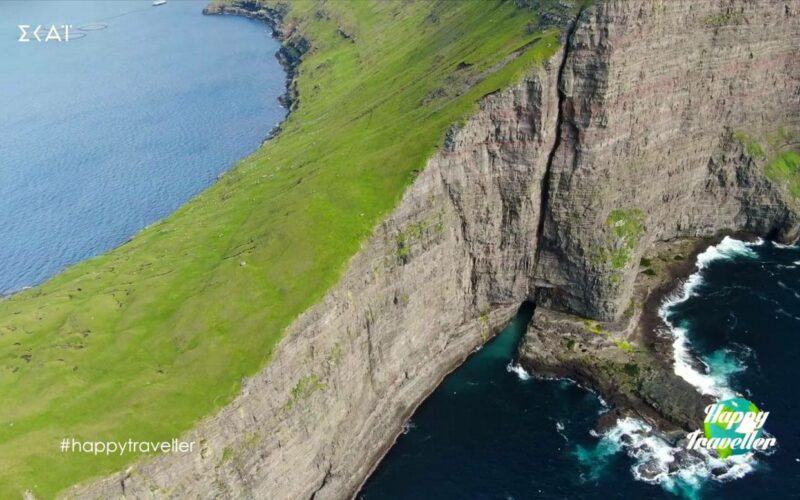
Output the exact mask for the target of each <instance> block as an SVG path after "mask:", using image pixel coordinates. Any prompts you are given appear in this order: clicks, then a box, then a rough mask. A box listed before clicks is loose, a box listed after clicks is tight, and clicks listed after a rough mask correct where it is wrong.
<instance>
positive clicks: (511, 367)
mask: <svg viewBox="0 0 800 500" xmlns="http://www.w3.org/2000/svg"><path fill="white" fill-rule="evenodd" d="M506 370H507V371H508V373H516V374H517V377H519V379H520V380H523V381H524V380H530V378H531V374H530V373H528V372H527V371H526V370H525V368H523V367H521V366H520V365H519V364H518V363H514V362H513V361H511V362H509V363H508V365H506Z"/></svg>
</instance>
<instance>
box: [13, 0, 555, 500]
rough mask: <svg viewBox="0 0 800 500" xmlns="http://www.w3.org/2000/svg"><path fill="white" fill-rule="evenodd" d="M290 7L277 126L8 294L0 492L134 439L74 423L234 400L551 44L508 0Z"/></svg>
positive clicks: (192, 418)
mask: <svg viewBox="0 0 800 500" xmlns="http://www.w3.org/2000/svg"><path fill="white" fill-rule="evenodd" d="M266 3H269V4H271V5H275V3H274V2H266ZM543 3H545V4H547V3H548V2H543ZM283 7H284V8H286V9H288V12H287V16H286V23H287V24H288V25H291V26H293V27H294V28H296V29H297V30H298V32H300V33H302V34H303V36H305V37H306V38H307V39H308V40H309V41H310V43H311V46H312V49H311V51H310V52H309V53H307V54H306V56H305V57H304V61H303V63H302V64H301V66H300V68H299V71H298V80H297V84H298V90H299V98H300V104H299V107H298V109H297V110H296V111H295V112H293V113H292V114H291V116H290V117H289V118H288V119H287V121H286V122H285V123H284V125H283V131H282V132H281V134H280V135H279V136H278V137H276V138H275V139H273V140H271V141H269V142H268V143H266V144H265V145H264V146H262V147H261V148H260V149H259V150H258V151H257V152H255V153H254V154H253V155H251V156H250V157H248V158H246V159H244V160H243V161H241V162H240V163H239V164H238V165H237V166H236V167H235V168H234V169H233V170H231V171H230V172H228V174H227V175H225V176H224V177H223V178H222V179H221V180H220V181H219V182H218V183H217V184H215V185H214V186H213V187H211V188H210V189H208V190H207V191H205V192H203V193H202V194H200V195H199V196H197V197H196V198H195V199H193V200H192V201H191V202H189V203H188V204H186V205H185V206H183V207H182V208H181V209H179V210H178V211H177V212H176V213H174V214H173V215H171V216H170V217H168V218H167V219H165V220H163V221H161V222H159V223H156V224H154V225H152V226H150V227H148V228H146V229H144V230H143V231H142V232H141V233H140V234H138V235H137V236H136V237H135V238H134V239H132V240H131V241H130V242H129V243H127V244H125V245H123V246H121V247H119V248H117V249H116V250H114V251H112V252H110V253H108V254H105V255H102V256H99V257H96V258H93V259H91V260H88V261H86V262H83V263H80V264H77V265H75V266H73V267H70V268H69V269H67V270H65V271H64V272H63V273H61V274H60V275H58V276H56V277H54V278H53V279H51V280H50V281H48V282H47V283H45V284H43V285H41V286H38V287H36V288H33V289H30V290H26V291H23V292H21V293H18V294H16V295H13V296H11V297H7V298H5V299H3V300H0V498H19V497H20V496H21V494H22V493H23V492H24V491H26V490H30V491H32V492H33V493H34V494H35V495H36V496H37V497H39V498H50V497H53V496H55V495H56V494H58V493H59V492H61V491H63V490H64V489H65V488H66V487H68V486H69V485H71V484H74V483H77V482H80V481H84V480H87V479H89V478H92V477H95V476H99V475H103V474H107V473H110V472H113V471H117V470H120V469H122V468H124V466H125V465H126V464H127V463H130V462H131V461H133V460H136V459H137V458H141V457H139V456H135V455H124V456H119V455H117V456H108V457H106V456H92V455H88V454H79V453H60V452H59V449H58V445H59V442H60V440H61V439H62V438H64V437H74V438H76V439H79V440H117V441H125V440H127V439H134V440H141V441H144V440H167V439H172V438H177V437H180V436H181V435H182V434H183V433H184V432H185V431H187V430H188V429H190V428H191V427H192V426H193V425H195V424H196V423H197V422H198V421H199V420H200V419H202V418H203V417H205V416H207V415H209V414H212V413H213V412H215V411H216V410H218V409H219V408H221V407H222V406H224V405H225V404H227V403H229V402H230V401H231V400H232V399H233V398H234V397H235V396H236V394H237V392H238V391H239V389H240V385H241V382H242V379H243V377H247V376H249V375H253V374H254V373H255V372H257V371H258V370H259V369H260V368H261V367H263V366H264V365H265V364H266V363H268V362H269V361H270V357H271V355H272V353H273V352H274V350H275V348H276V346H277V344H278V342H279V341H280V339H281V336H282V334H283V332H284V331H285V330H286V328H287V326H288V325H289V324H290V323H291V322H292V321H293V319H294V318H296V317H297V316H298V315H299V314H300V313H301V312H302V311H303V310H305V309H307V308H308V307H309V306H311V305H312V304H314V303H315V302H317V301H318V300H319V299H320V298H321V297H322V296H323V295H324V294H325V292H326V291H327V290H328V289H329V288H330V287H331V286H332V285H333V284H334V283H335V282H336V281H337V279H338V278H339V276H340V274H341V273H342V271H343V270H344V267H345V265H346V263H347V261H348V259H349V258H350V257H351V256H353V255H354V254H355V253H356V252H357V251H358V250H359V247H360V245H361V244H362V243H363V242H364V240H365V239H366V238H367V237H369V235H370V234H371V232H372V229H373V227H374V226H375V225H376V224H377V223H378V222H379V221H380V220H381V219H382V218H383V217H385V216H386V215H387V214H388V213H389V212H390V211H391V210H392V208H393V207H394V206H395V204H396V203H397V202H398V200H399V199H400V197H401V195H402V193H403V191H404V189H405V188H406V187H407V186H408V185H409V184H410V183H411V182H413V179H414V172H415V171H418V170H419V169H422V168H424V165H425V162H426V159H427V158H428V157H430V156H431V155H432V154H434V153H435V151H436V150H437V148H439V147H441V145H442V143H443V139H444V137H445V132H446V130H447V128H448V127H449V126H450V125H451V124H453V123H459V122H462V121H463V120H464V119H465V118H466V117H467V116H469V115H470V114H471V113H473V112H474V110H475V109H476V103H477V102H478V101H479V100H480V99H481V98H482V96H484V95H485V94H487V93H490V92H493V91H495V90H498V89H500V88H503V87H505V86H508V85H509V84H511V83H513V82H515V81H518V80H520V79H521V78H522V77H523V75H524V74H525V73H526V72H527V71H529V70H530V69H531V68H532V67H534V66H536V65H540V64H542V62H543V61H544V60H546V59H548V58H550V57H551V56H552V55H553V54H554V53H555V52H556V51H557V50H558V44H559V42H558V30H557V29H540V28H538V27H537V13H536V12H534V11H532V10H531V9H530V8H527V7H522V8H521V7H519V6H517V5H516V4H515V2H513V1H501V0H458V1H417V2H414V1H399V0H398V1H366V0H359V1H328V2H326V1H321V0H320V1H313V0H307V1H304V0H297V1H294V0H293V1H291V2H286V4H285V5H284V6H283ZM342 31H343V32H345V33H346V34H348V35H349V36H347V37H345V36H343V35H342V33H341V32H342ZM460 63H466V64H460ZM264 132H265V134H266V132H267V131H266V130H265V131H264ZM288 397H289V394H287V398H288Z"/></svg>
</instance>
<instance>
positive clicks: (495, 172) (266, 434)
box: [67, 0, 800, 499]
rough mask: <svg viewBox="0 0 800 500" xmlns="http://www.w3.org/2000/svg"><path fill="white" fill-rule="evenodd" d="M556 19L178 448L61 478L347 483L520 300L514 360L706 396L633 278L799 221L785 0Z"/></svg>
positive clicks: (698, 403)
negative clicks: (96, 475) (706, 246)
mask: <svg viewBox="0 0 800 500" xmlns="http://www.w3.org/2000/svg"><path fill="white" fill-rule="evenodd" d="M521 3H523V4H525V3H526V2H521ZM528 3H535V2H528ZM240 8H242V9H245V10H247V9H253V8H256V6H255V4H251V3H242V4H241V5H240ZM521 8H526V7H525V6H523V7H521ZM237 13H240V14H242V13H245V12H243V11H240V12H237ZM251 14H252V15H256V16H259V14H258V13H256V12H251ZM265 15H267V14H262V15H261V17H263V16H265ZM562 33H563V35H562V48H561V49H559V50H558V51H557V53H556V54H555V56H554V57H552V58H551V59H550V60H548V61H547V62H546V63H544V64H543V65H541V66H539V67H536V68H534V69H531V70H530V71H529V72H528V74H527V75H526V76H525V77H524V79H522V81H519V82H518V83H516V84H514V85H512V86H510V87H508V88H504V89H501V90H499V91H497V92H494V93H491V94H489V95H486V96H485V97H484V98H483V99H482V100H481V102H480V104H479V110H478V112H477V113H476V114H474V115H473V116H472V117H471V118H469V119H468V120H466V121H465V122H464V123H462V124H459V125H457V126H456V125H454V126H453V127H452V128H451V129H450V131H449V132H448V135H447V138H446V140H445V146H444V148H442V149H441V150H439V151H438V152H437V153H436V154H435V155H434V156H433V157H431V158H430V159H429V161H428V162H427V165H426V166H425V168H424V169H423V170H421V171H420V172H419V173H418V175H417V177H416V179H415V180H414V182H413V184H412V185H411V187H410V188H409V189H408V190H407V191H406V193H405V195H404V196H403V198H402V201H401V202H400V204H399V205H398V206H397V207H396V209H395V210H394V211H393V212H392V214H391V215H390V216H389V217H388V218H386V219H385V220H384V221H383V223H381V224H380V226H378V227H377V228H375V230H374V232H373V234H372V236H371V237H370V238H369V239H368V241H366V242H365V243H364V244H363V246H362V248H361V250H360V251H359V252H358V254H357V255H356V256H355V257H353V258H352V259H351V260H350V262H349V264H348V266H347V270H346V272H345V274H344V276H343V277H342V279H341V280H340V281H339V283H338V284H337V285H336V286H335V287H334V288H333V289H332V290H331V291H330V292H329V293H327V294H326V295H325V297H324V298H323V299H322V300H321V301H320V302H319V303H317V304H316V305H315V306H313V307H312V308H311V309H309V310H308V311H306V312H305V313H304V314H302V315H301V316H300V317H299V318H298V319H297V320H296V321H295V322H294V323H293V324H292V326H291V327H290V329H289V330H288V331H287V332H286V334H285V336H284V338H283V340H282V341H281V343H280V345H279V347H278V348H277V351H276V352H275V354H274V355H273V358H272V360H271V361H270V362H269V364H268V365H267V366H266V367H265V368H264V369H263V370H262V371H261V372H259V373H258V374H257V375H256V376H254V377H252V378H250V379H248V380H246V381H245V383H244V386H243V389H242V392H241V394H240V395H239V396H238V397H237V398H236V399H235V400H234V401H233V403H232V404H230V405H229V406H227V407H226V408H225V409H223V410H222V411H221V412H219V413H218V414H216V415H213V416H211V417H209V418H208V419H206V420H204V421H203V422H202V423H201V424H200V425H199V426H198V427H197V428H196V429H194V430H192V431H191V432H190V433H189V435H188V436H186V437H185V438H186V439H187V440H190V441H196V442H197V443H198V444H199V446H198V447H197V448H196V449H195V452H194V453H193V454H190V455H181V456H177V455H162V456H156V457H153V458H148V459H145V460H143V461H141V462H139V463H137V464H135V465H133V466H131V467H130V468H128V469H127V470H125V471H121V472H119V473H117V474H115V475H113V476H110V477H107V478H105V479H103V480H100V481H96V482H93V483H90V484H86V485H82V486H78V487H75V488H73V489H72V490H69V491H68V492H67V496H71V497H78V498H83V497H93V498H110V497H118V496H125V497H132V498H133V497H137V498H138V497H146V496H151V495H155V496H157V497H182V498H183V497H199V496H204V495H205V494H207V493H208V492H213V494H215V495H218V496H221V497H231V498H273V499H283V498H287V499H289V498H292V499H294V498H315V499H323V498H346V497H350V496H353V495H354V494H356V493H357V491H358V489H359V487H360V486H361V485H362V484H363V482H364V481H365V480H366V479H367V478H368V476H369V474H370V472H371V471H372V470H373V469H374V467H375V466H376V465H377V463H378V462H379V461H380V459H381V457H383V455H384V454H385V453H386V451H387V450H388V449H389V447H391V445H392V443H393V442H394V440H395V439H396V437H397V435H398V434H399V433H400V431H401V429H402V426H403V423H404V422H405V421H406V420H407V419H408V418H409V416H410V415H411V414H412V413H413V411H414V409H415V408H416V407H417V406H418V405H419V404H420V403H421V402H422V401H423V400H424V399H425V397H426V396H427V395H428V394H430V392H431V391H432V390H433V389H435V387H436V386H437V385H438V383H439V382H440V381H441V380H442V379H443V377H444V376H446V375H447V374H448V373H449V372H450V371H452V370H453V369H454V368H456V367H457V366H459V364H461V363H462V362H463V361H464V359H466V357H468V356H469V355H470V353H472V352H473V351H475V349H477V348H479V347H480V346H481V345H483V344H484V343H485V342H486V341H487V340H488V339H489V338H490V337H492V336H493V335H494V334H495V333H496V332H498V331H499V330H501V329H502V328H503V327H504V326H505V325H506V324H507V323H508V322H509V321H510V320H511V318H512V317H513V316H514V314H515V313H516V311H517V309H518V308H519V306H520V304H521V303H523V302H525V301H532V302H534V303H535V305H536V310H535V313H534V317H533V320H532V323H531V325H530V327H529V329H528V331H527V334H526V338H525V339H524V340H523V345H522V347H521V352H520V362H521V364H522V365H523V366H525V367H527V368H531V369H532V371H534V372H538V373H542V374H552V375H558V376H569V377H573V378H577V379H579V380H581V381H583V382H586V383H588V384H591V385H592V386H594V387H595V388H597V389H598V391H599V392H601V394H603V396H604V397H605V398H606V399H607V400H608V401H609V402H611V403H612V404H613V405H615V406H616V407H617V410H618V411H620V412H634V413H636V414H637V415H639V416H641V417H642V418H645V419H646V420H649V421H651V422H654V423H656V424H658V425H659V426H660V427H662V428H663V429H664V430H665V431H669V430H674V429H677V428H691V427H692V425H694V423H695V422H696V421H697V420H696V418H697V415H698V411H701V410H702V407H703V402H704V400H703V398H702V397H701V396H700V395H699V394H698V393H697V392H696V391H695V390H694V388H693V387H692V386H690V385H689V384H688V383H687V382H686V381H684V380H683V379H681V378H680V377H678V376H677V375H675V374H674V373H673V371H672V368H671V364H670V363H669V362H668V360H665V359H664V358H665V356H667V357H668V356H669V355H670V353H669V352H666V351H665V350H664V346H663V345H657V344H658V342H657V341H654V340H653V337H652V333H653V332H652V329H653V328H656V327H657V325H656V324H655V323H654V321H655V320H652V317H653V316H654V314H655V313H654V311H653V310H652V308H653V306H654V304H653V303H651V302H652V301H651V302H648V300H647V299H648V297H650V296H651V293H655V292H663V288H664V287H665V286H667V287H668V286H672V285H674V283H673V282H671V281H670V278H671V277H672V276H673V275H672V274H671V273H674V272H676V271H673V270H672V267H671V266H674V265H677V264H674V263H671V264H663V265H661V266H659V265H657V264H655V263H654V261H658V259H657V255H659V254H660V253H664V254H668V255H671V256H672V255H677V254H681V255H682V256H683V257H686V256H687V255H689V254H690V252H691V251H692V248H693V247H694V246H695V244H696V242H697V241H705V239H707V238H714V237H718V236H720V235H722V234H726V233H733V232H740V231H741V232H747V233H750V234H753V235H759V236H763V237H769V238H774V239H777V240H780V241H792V240H794V239H796V237H797V234H798V231H799V230H800V211H799V210H798V201H797V199H796V198H794V195H793V194H792V191H791V187H792V185H793V183H794V182H796V181H795V180H794V179H786V178H780V177H777V176H775V175H770V173H771V172H772V171H773V170H771V169H770V165H771V163H772V162H773V161H774V160H775V159H777V158H780V157H781V155H783V154H785V153H786V152H788V151H796V150H797V149H798V148H800V53H799V52H798V51H797V47H800V2H798V1H797V0H788V1H772V0H755V1H747V0H605V1H598V2H594V3H592V4H591V5H589V6H586V7H585V8H583V9H581V10H580V13H579V14H578V15H577V16H576V17H575V18H574V19H572V20H570V21H569V23H568V25H565V26H563V29H562ZM535 43H550V42H548V41H547V40H546V39H541V40H539V41H538V42H535ZM302 99H303V96H302V93H301V94H300V95H299V106H302ZM295 104H296V102H295ZM676 262H677V261H676ZM648 271H649V272H648ZM655 305H656V306H657V304H655Z"/></svg>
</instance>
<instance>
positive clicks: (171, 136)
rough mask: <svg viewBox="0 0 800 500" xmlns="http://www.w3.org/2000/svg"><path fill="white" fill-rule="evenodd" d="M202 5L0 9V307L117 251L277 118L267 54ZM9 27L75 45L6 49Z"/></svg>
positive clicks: (264, 35)
mask: <svg viewBox="0 0 800 500" xmlns="http://www.w3.org/2000/svg"><path fill="white" fill-rule="evenodd" d="M205 5H207V1H205V0H200V1H186V0H183V1H176V0H170V1H169V2H168V3H167V4H166V5H164V6H160V7H153V6H152V5H151V1H150V0H137V1H20V2H14V1H7V0H6V1H0V295H2V294H3V293H9V292H11V291H14V290H18V289H20V288H23V287H26V286H30V285H34V284H37V283H39V282H41V281H43V280H46V279H47V278H49V277H51V276H53V275H54V274H55V273H57V272H58V271H60V270H61V269H63V268H64V267H65V266H68V265H69V264H72V263H74V262H77V261H80V260H83V259H86V258H88V257H91V256H94V255H97V254H99V253H102V252H104V251H106V250H108V249H110V248H113V247H115V246H117V245H119V244H120V243H123V242H124V241H125V240H126V239H127V238H129V237H131V236H132V235H134V234H135V233H136V232H138V231H139V230H141V229H142V228H143V227H145V226H147V225H148V224H150V223H152V222H154V221H156V220H158V219H160V218H163V217H164V216H166V215H168V214H169V213H171V212H172V211H174V210H175V209H176V208H177V207H179V206H180V205H182V204H183V203H185V202H186V201H187V200H189V199H190V198H191V197H192V196H194V195H195V194H197V193H199V192H200V191H202V190H203V189H204V188H206V187H207V186H209V184H211V183H212V182H214V180H215V179H216V178H217V176H218V174H220V173H221V172H223V171H224V170H226V169H228V168H229V167H231V166H232V165H233V164H234V163H236V162H237V161H238V160H240V159H241V158H243V157H244V156H246V155H247V154H249V153H251V152H253V151H254V150H255V149H256V148H258V146H259V145H260V143H261V141H262V140H263V139H264V138H265V137H266V136H267V134H268V133H269V131H270V130H271V129H272V127H273V126H275V125H276V124H277V123H279V122H280V121H281V120H282V119H283V117H284V116H285V110H284V109H282V108H281V107H280V105H279V104H278V102H277V97H278V96H279V95H280V94H282V93H283V90H284V79H285V73H284V72H283V70H282V68H281V67H280V66H279V64H278V63H277V61H276V60H275V57H274V53H275V51H276V50H277V49H278V47H279V45H278V42H277V41H275V40H274V39H272V38H271V37H270V34H269V32H268V30H267V27H266V26H265V25H264V24H262V23H259V22H256V21H251V20H248V19H244V18H237V17H230V16H225V17H221V16H203V15H202V14H201V11H202V9H203V7H204V6H205ZM18 24H29V25H34V26H35V25H38V24H44V25H50V24H71V25H73V30H72V37H73V39H72V40H71V41H69V42H66V43H57V42H48V43H18V42H17V38H18V36H19V29H18V27H17V25H18ZM81 27H83V28H84V29H83V30H81V29H79V28H81Z"/></svg>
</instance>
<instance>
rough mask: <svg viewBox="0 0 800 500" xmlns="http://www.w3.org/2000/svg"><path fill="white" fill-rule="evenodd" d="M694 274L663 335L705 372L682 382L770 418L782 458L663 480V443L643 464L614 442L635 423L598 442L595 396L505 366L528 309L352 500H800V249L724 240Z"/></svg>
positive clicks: (442, 395) (435, 402)
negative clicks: (734, 397) (738, 400)
mask: <svg viewBox="0 0 800 500" xmlns="http://www.w3.org/2000/svg"><path fill="white" fill-rule="evenodd" d="M699 265H700V267H701V268H702V269H701V270H699V271H698V272H697V273H696V274H695V275H693V276H692V278H691V279H689V280H687V282H686V283H685V284H683V285H679V286H677V289H676V293H675V296H674V297H673V298H672V299H671V300H670V301H669V302H667V303H666V305H665V307H664V309H663V314H664V315H665V316H666V319H667V320H668V321H669V323H670V324H671V326H672V327H673V328H672V331H669V332H664V333H665V334H666V335H670V336H671V338H675V340H676V342H677V343H679V344H681V346H682V347H683V350H684V351H685V352H684V354H685V355H688V356H695V357H698V358H699V359H701V360H702V361H703V362H704V363H705V365H706V367H707V370H702V371H700V370H699V369H697V370H695V371H696V372H695V373H690V374H688V375H687V377H688V378H689V379H691V380H692V382H693V383H697V386H698V387H699V388H703V389H707V390H712V391H718V392H719V393H720V394H728V393H739V394H742V395H743V396H745V397H746V398H748V399H750V400H752V401H753V402H755V403H756V404H757V405H758V406H759V407H760V408H761V409H762V410H766V411H770V412H771V413H770V416H769V419H768V421H767V424H766V429H767V431H768V432H769V433H771V434H772V435H773V436H775V437H776V438H777V439H778V446H779V447H778V449H777V451H775V452H774V453H772V454H771V455H769V456H765V455H758V456H756V457H754V458H753V459H750V460H746V461H743V462H742V463H739V464H738V465H736V466H735V467H734V468H732V469H731V470H730V472H729V473H728V474H727V475H726V476H725V477H722V478H721V480H715V479H714V474H712V473H711V469H712V468H714V464H713V463H711V464H702V465H701V466H698V467H695V468H693V469H685V470H677V471H672V472H671V473H669V474H668V473H667V472H666V471H668V470H669V468H668V465H669V464H668V462H669V460H670V458H669V457H670V453H673V452H674V451H675V448H671V447H670V445H669V444H667V443H666V442H664V441H662V440H660V439H658V437H657V436H656V437H648V438H646V439H642V440H640V441H641V442H640V443H638V444H639V445H643V444H646V445H647V446H646V447H643V448H641V449H640V450H639V452H637V453H634V452H633V450H632V449H631V448H630V447H626V446H624V445H623V443H622V442H621V440H620V436H621V435H622V434H623V433H627V432H629V431H631V429H634V430H635V429H636V428H637V427H639V426H640V423H636V422H623V423H620V424H619V425H617V426H616V427H614V428H613V429H612V430H611V431H609V432H608V433H607V434H606V435H597V434H596V433H593V432H592V428H593V427H594V426H595V423H596V420H597V417H598V414H599V413H601V412H603V411H604V406H603V403H602V402H601V400H600V399H599V398H598V397H596V396H595V395H594V394H593V393H591V392H589V391H587V390H585V389H583V388H581V387H578V386H576V385H575V384H573V383H571V382H569V381H556V380H538V379H536V378H533V377H528V376H527V374H525V373H524V372H523V371H522V370H520V369H519V368H517V367H516V366H515V365H513V364H511V363H512V361H513V359H514V356H515V353H516V348H517V344H518V342H519V339H520V338H521V335H522V334H523V330H524V325H525V324H526V323H527V321H528V318H529V317H530V314H531V311H532V308H531V307H530V306H525V307H523V309H522V310H521V312H520V314H519V315H518V317H517V318H516V319H515V320H514V322H513V323H512V324H511V325H509V327H508V328H506V330H504V331H503V332H502V333H501V334H500V335H499V336H498V337H497V338H495V339H494V340H492V341H491V342H490V343H489V344H488V345H486V346H485V347H484V348H483V349H482V350H480V351H478V352H477V353H476V354H474V355H473V356H472V357H470V358H469V359H468V361H467V362H466V363H465V364H464V365H463V366H461V367H460V368H459V369H458V370H456V371H455V372H453V373H452V374H451V375H450V376H448V377H447V378H446V379H445V380H444V382H443V383H442V384H441V386H440V387H439V388H438V389H437V390H436V391H435V392H434V393H433V394H432V395H431V396H430V397H429V398H428V399H427V400H426V401H425V402H424V403H423V404H422V405H421V406H420V408H419V409H418V410H417V411H416V413H415V414H414V415H413V417H412V418H411V420H410V422H409V423H408V425H407V428H406V432H405V433H404V434H403V435H401V436H400V438H399V439H398V441H397V443H396V444H395V446H394V447H393V448H392V449H391V450H390V452H389V453H388V454H387V456H386V457H385V459H384V460H383V462H382V463H381V464H380V466H379V467H378V469H377V470H376V472H375V473H374V474H373V476H372V477H371V478H370V479H369V481H368V482H367V483H366V485H365V486H364V488H363V490H362V491H361V493H360V494H359V498H363V499H366V500H377V499H418V498H435V499H463V498H470V499H529V498H530V499H534V498H536V499H538V498H545V499H581V498H593V499H594V498H597V499H603V498H627V499H633V498H708V499H730V498H770V499H773V498H775V499H777V498H798V497H800V427H798V425H797V421H798V420H797V418H798V417H800V393H798V391H797V390H796V385H795V383H796V382H797V381H798V380H800V363H799V362H798V360H797V356H798V354H800V248H798V247H778V246H775V245H773V244H771V243H760V244H750V245H748V244H745V243H743V242H739V241H736V240H730V239H728V240H725V241H723V242H722V243H721V244H719V245H717V246H715V247H712V248H711V249H709V250H708V251H707V252H705V253H704V254H702V255H701V256H700V258H699ZM678 364H679V366H678V369H679V370H684V369H686V366H684V365H682V364H681V362H679V363H678ZM695 365H696V364H695ZM703 384H706V385H705V386H704V385H703ZM698 426H700V423H699V424H698ZM634 444H637V443H634ZM647 461H654V463H656V465H659V466H661V467H663V468H664V471H665V473H664V474H663V475H662V476H661V477H660V478H659V480H658V481H653V482H646V481H644V480H642V479H641V478H638V479H637V476H638V474H637V472H636V471H637V467H638V466H640V465H642V463H644V462H647Z"/></svg>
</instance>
